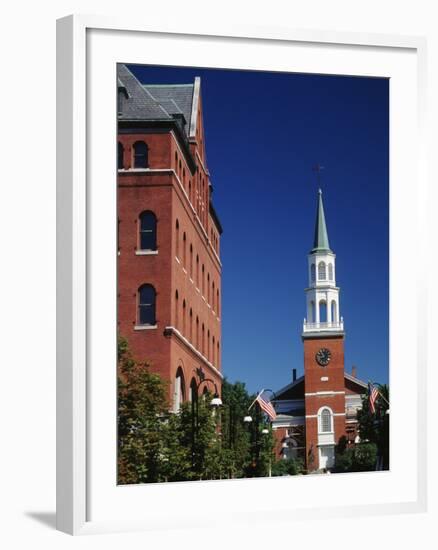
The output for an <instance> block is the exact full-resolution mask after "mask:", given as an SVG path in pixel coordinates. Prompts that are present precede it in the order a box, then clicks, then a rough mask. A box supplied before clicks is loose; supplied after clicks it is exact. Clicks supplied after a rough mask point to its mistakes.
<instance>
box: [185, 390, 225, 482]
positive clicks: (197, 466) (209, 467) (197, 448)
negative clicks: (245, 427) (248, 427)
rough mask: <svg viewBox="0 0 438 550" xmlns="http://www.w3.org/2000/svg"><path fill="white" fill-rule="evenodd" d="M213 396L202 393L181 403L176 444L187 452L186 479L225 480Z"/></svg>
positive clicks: (217, 414) (218, 419) (223, 459)
mask: <svg viewBox="0 0 438 550" xmlns="http://www.w3.org/2000/svg"><path fill="white" fill-rule="evenodd" d="M211 399H212V395H211V394H210V393H205V394H204V395H203V396H202V397H198V398H197V399H196V401H194V402H189V403H184V404H183V405H182V407H181V411H180V413H179V414H178V415H176V416H177V418H178V422H177V425H178V429H177V432H176V433H177V440H178V443H179V445H180V446H181V447H182V448H184V449H187V456H188V457H189V462H190V471H187V470H186V471H185V479H193V480H195V479H198V480H201V479H221V478H223V477H226V464H225V456H224V455H223V453H222V442H221V434H220V431H219V426H220V413H219V412H218V411H216V410H215V409H212V408H211V406H210V402H211Z"/></svg>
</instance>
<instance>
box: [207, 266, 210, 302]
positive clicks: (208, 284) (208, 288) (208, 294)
mask: <svg viewBox="0 0 438 550" xmlns="http://www.w3.org/2000/svg"><path fill="white" fill-rule="evenodd" d="M209 303H210V273H207V304H209Z"/></svg>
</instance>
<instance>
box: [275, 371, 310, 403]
mask: <svg viewBox="0 0 438 550" xmlns="http://www.w3.org/2000/svg"><path fill="white" fill-rule="evenodd" d="M291 399H304V376H301V378H298V379H297V380H295V382H292V383H290V384H288V385H287V386H285V387H284V388H282V389H281V390H279V391H278V392H276V394H275V401H286V400H291Z"/></svg>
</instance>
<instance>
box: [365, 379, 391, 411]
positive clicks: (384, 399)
mask: <svg viewBox="0 0 438 550" xmlns="http://www.w3.org/2000/svg"><path fill="white" fill-rule="evenodd" d="M368 384H372V386H373V387H376V385H375V384H374V382H371V380H368ZM377 393H378V394H379V395H380V397H381V398H382V399H383V401H385V403H386V404H387V405H388V407H390V406H391V405H390V404H389V401H388V400H387V399H386V397H384V396H383V395H382V392H380V391H379V390H377Z"/></svg>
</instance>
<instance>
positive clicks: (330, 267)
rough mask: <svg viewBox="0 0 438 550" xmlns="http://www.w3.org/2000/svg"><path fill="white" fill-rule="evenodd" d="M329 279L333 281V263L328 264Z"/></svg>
mask: <svg viewBox="0 0 438 550" xmlns="http://www.w3.org/2000/svg"><path fill="white" fill-rule="evenodd" d="M328 276H329V281H333V264H328Z"/></svg>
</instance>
